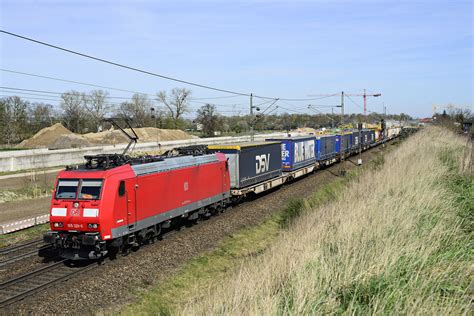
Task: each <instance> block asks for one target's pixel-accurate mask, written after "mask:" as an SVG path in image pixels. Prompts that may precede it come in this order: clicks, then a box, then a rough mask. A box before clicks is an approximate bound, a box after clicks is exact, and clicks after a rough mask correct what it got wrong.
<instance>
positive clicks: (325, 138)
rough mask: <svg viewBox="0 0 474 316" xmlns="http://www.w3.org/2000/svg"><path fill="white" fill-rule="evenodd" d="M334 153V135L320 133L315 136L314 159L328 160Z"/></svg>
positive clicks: (335, 152)
mask: <svg viewBox="0 0 474 316" xmlns="http://www.w3.org/2000/svg"><path fill="white" fill-rule="evenodd" d="M336 154H337V151H336V135H321V136H317V137H316V160H318V161H324V160H329V159H332V158H334V157H335V156H336Z"/></svg>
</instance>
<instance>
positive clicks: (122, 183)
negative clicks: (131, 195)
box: [118, 181, 125, 196]
mask: <svg viewBox="0 0 474 316" xmlns="http://www.w3.org/2000/svg"><path fill="white" fill-rule="evenodd" d="M118 194H119V196H124V195H125V181H120V185H119V190H118Z"/></svg>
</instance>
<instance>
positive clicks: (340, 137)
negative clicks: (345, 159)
mask: <svg viewBox="0 0 474 316" xmlns="http://www.w3.org/2000/svg"><path fill="white" fill-rule="evenodd" d="M341 146H342V147H341ZM351 147H352V133H343V134H337V135H336V152H337V153H338V154H341V153H342V154H346V153H348V152H349V151H350V150H351Z"/></svg>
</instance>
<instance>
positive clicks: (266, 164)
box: [255, 154, 270, 174]
mask: <svg viewBox="0 0 474 316" xmlns="http://www.w3.org/2000/svg"><path fill="white" fill-rule="evenodd" d="M255 160H256V163H255V172H256V173H257V174H260V173H262V172H265V171H268V168H270V154H268V155H260V156H255Z"/></svg>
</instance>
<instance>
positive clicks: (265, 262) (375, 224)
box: [175, 128, 474, 315]
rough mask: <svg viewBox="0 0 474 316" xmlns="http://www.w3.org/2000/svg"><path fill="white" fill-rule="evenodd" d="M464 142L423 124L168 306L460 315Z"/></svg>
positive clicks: (468, 180) (467, 227)
mask: <svg viewBox="0 0 474 316" xmlns="http://www.w3.org/2000/svg"><path fill="white" fill-rule="evenodd" d="M470 150H472V145H471V143H466V139H464V138H461V137H459V136H457V135H454V134H452V133H451V132H448V131H445V130H442V129H439V128H428V129H426V130H424V131H422V132H420V133H418V134H416V135H414V136H412V137H411V138H409V139H408V140H407V141H406V142H404V143H403V144H402V145H401V146H400V147H399V148H397V149H396V150H394V151H393V152H391V153H389V154H387V156H385V161H384V162H383V163H381V164H379V165H378V167H377V168H374V169H373V170H371V171H368V172H366V173H365V174H363V175H361V176H360V177H358V178H357V179H356V180H355V181H352V182H351V183H350V184H349V185H348V186H347V189H346V190H344V192H343V193H341V194H340V195H339V196H338V198H337V199H336V200H335V201H333V202H330V203H326V204H324V205H322V206H318V207H314V208H312V207H311V206H308V209H307V211H306V212H305V213H304V214H303V215H301V216H300V217H298V218H297V219H296V220H295V221H294V222H293V224H292V225H290V227H289V228H288V229H286V230H284V231H283V232H282V233H281V234H280V236H279V237H278V238H277V240H276V241H275V242H274V243H273V245H272V246H271V247H269V248H268V249H266V250H265V251H264V253H263V254H261V255H258V256H255V257H253V258H250V259H248V260H247V261H246V262H245V263H244V264H243V265H242V267H241V269H239V270H238V273H235V274H232V275H231V276H229V277H228V278H227V279H226V280H216V282H215V284H214V285H213V286H211V287H210V288H208V289H207V290H202V289H201V291H200V292H199V293H198V294H196V296H195V297H192V298H191V299H190V300H188V302H187V304H184V305H182V307H181V309H180V310H177V311H175V312H176V313H178V314H188V315H189V314H192V315H195V314H198V315H204V314H232V315H241V314H244V315H248V314H264V315H268V314H311V313H315V312H317V313H350V314H352V313H364V314H365V313H377V314H381V313H385V314H386V313H393V312H396V313H403V314H412V313H423V314H440V313H441V314H452V313H454V314H462V313H466V312H468V310H469V308H470V307H469V306H470V304H471V298H472V293H471V292H469V291H470V290H469V288H470V280H472V264H471V263H472V260H473V259H474V255H473V252H472V249H471V247H470V246H469V245H472V241H473V240H472V229H473V218H472V214H473V211H474V210H473V201H474V196H473V194H474V178H473V175H472V161H470V157H471V156H470V155H467V154H465V153H466V151H470Z"/></svg>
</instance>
